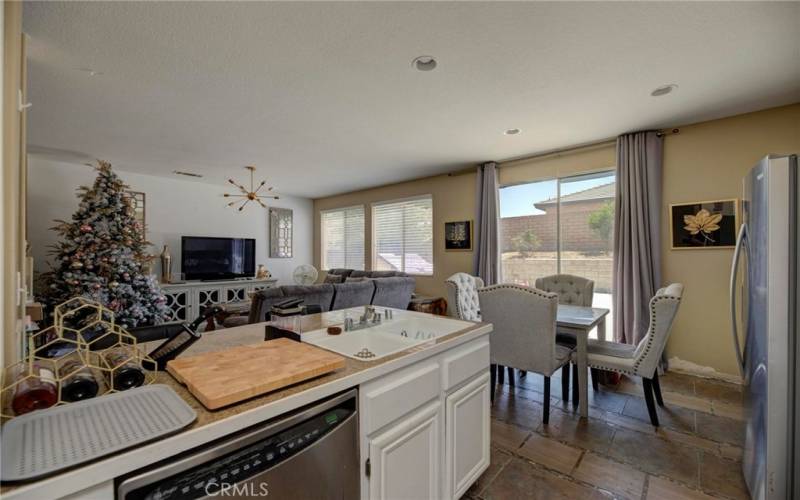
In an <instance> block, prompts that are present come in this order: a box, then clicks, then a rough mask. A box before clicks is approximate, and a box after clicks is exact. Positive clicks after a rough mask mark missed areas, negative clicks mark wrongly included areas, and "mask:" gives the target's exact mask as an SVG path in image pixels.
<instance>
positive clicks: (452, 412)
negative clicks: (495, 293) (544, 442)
mask: <svg viewBox="0 0 800 500" xmlns="http://www.w3.org/2000/svg"><path fill="white" fill-rule="evenodd" d="M337 314H338V316H337ZM395 315H396V316H397V317H398V318H401V317H402V318H411V319H413V320H419V321H423V322H425V324H426V325H430V324H431V323H430V322H431V321H433V322H434V323H433V324H436V323H435V321H436V317H434V316H431V315H426V314H422V313H416V312H408V311H399V310H395ZM340 318H341V313H340V312H338V311H337V312H333V313H322V314H321V315H314V316H310V317H306V318H305V319H304V321H306V322H308V321H312V322H313V321H318V322H319V323H320V325H319V326H322V325H323V324H324V325H328V324H336V322H337V321H338V320H339V319H340ZM441 321H444V322H447V323H446V325H447V328H444V329H443V331H447V332H449V333H446V334H444V335H441V336H438V335H433V336H431V337H429V338H427V339H425V341H424V342H420V343H417V344H415V345H413V346H411V347H409V348H407V349H404V350H401V351H399V352H394V353H391V354H389V355H386V356H385V357H382V358H380V359H376V360H373V361H369V360H365V361H362V360H357V359H354V358H352V357H345V358H344V359H345V366H344V368H343V369H339V370H337V371H335V372H332V373H329V374H327V375H323V376H321V377H317V378H314V379H311V380H308V381H305V382H302V383H299V384H295V385H292V386H289V387H286V388H284V389H280V390H277V391H274V392H270V393H268V394H265V395H262V396H259V397H255V398H253V399H250V400H247V401H244V402H242V403H239V404H234V405H231V406H228V407H225V408H222V409H219V410H216V411H209V410H207V409H205V408H204V407H203V406H202V404H200V402H199V401H198V400H197V399H195V398H194V396H192V394H191V393H190V392H189V391H188V390H187V389H186V388H185V387H184V386H182V385H181V384H179V383H178V382H176V381H175V380H174V379H173V378H172V377H171V376H170V375H169V374H167V373H163V372H161V373H159V374H158V375H157V381H156V382H157V383H162V384H166V385H168V386H170V387H171V388H172V389H174V390H175V392H176V393H177V394H178V395H179V396H180V397H181V398H183V399H184V400H185V401H186V402H187V403H188V404H189V405H190V406H191V407H192V408H193V409H194V410H195V411H196V412H197V420H196V421H195V422H194V423H193V424H192V425H191V426H189V427H187V428H186V429H184V430H183V431H181V432H179V433H177V434H175V435H172V436H170V437H167V438H165V439H162V440H160V441H158V442H155V443H150V444H147V445H144V446H141V447H139V448H136V449H133V450H128V451H125V452H122V453H119V454H116V455H111V456H109V457H107V458H104V459H101V460H98V461H95V462H92V463H89V464H86V465H84V466H81V467H78V468H76V469H73V470H69V471H67V472H64V473H61V474H58V475H56V476H53V477H49V478H46V479H42V480H39V481H35V482H32V483H24V484H20V485H11V486H4V487H3V488H2V496H3V498H8V499H15V498H24V499H31V498H48V499H49V498H93V499H95V498H109V499H111V498H114V497H115V491H116V489H115V479H117V478H120V477H122V476H125V475H126V474H129V473H132V472H134V471H137V470H139V469H143V468H146V467H148V466H150V465H152V464H154V463H156V462H160V461H165V460H169V459H170V458H171V457H174V456H176V455H178V454H181V453H184V452H187V451H190V450H194V449H198V448H202V447H203V446H204V445H207V444H208V443H210V442H212V441H215V440H218V439H221V438H225V437H226V436H230V435H232V434H235V433H238V432H240V431H243V430H246V429H248V428H250V427H252V426H256V425H259V424H263V423H264V422H267V421H270V420H272V419H275V418H276V417H280V416H281V415H284V414H287V413H291V412H292V411H294V410H297V409H299V408H302V407H305V406H307V405H310V404H313V403H315V402H317V401H320V400H323V399H325V398H328V397H330V396H333V395H336V394H339V393H341V392H343V391H346V390H348V389H354V388H357V389H358V408H359V419H358V441H359V442H358V447H359V457H358V460H359V463H360V465H361V466H360V469H361V473H360V488H359V489H360V496H361V498H364V499H366V498H396V497H399V496H402V497H412V496H413V497H415V498H458V497H460V496H461V495H462V494H463V493H464V492H465V491H466V490H467V488H469V486H470V485H471V484H472V483H473V482H474V481H475V480H476V479H477V478H478V477H479V476H480V474H481V473H482V472H483V471H484V470H485V469H486V467H488V465H489V371H488V368H489V339H488V334H489V332H490V331H491V325H488V324H482V323H468V322H460V323H462V324H461V325H459V326H462V327H463V328H460V329H458V330H457V331H452V326H453V324H454V323H453V322H454V321H455V320H452V319H445V318H442V319H441ZM389 323H390V322H387V323H386V324H389ZM442 324H443V325H444V324H445V323H442ZM266 326H267V324H266V323H260V324H253V325H246V326H241V327H237V328H230V329H226V330H219V331H216V332H211V333H208V334H206V335H205V336H204V337H203V338H202V339H201V340H199V341H198V342H197V343H195V344H194V345H192V346H191V348H190V349H189V350H187V351H186V352H185V353H184V354H182V356H181V357H186V356H191V355H192V354H199V353H204V352H213V351H218V350H223V349H226V348H229V347H233V346H239V345H246V344H253V343H258V342H263V341H264V335H265V328H266ZM362 331H368V329H367V330H362ZM312 333H313V332H312ZM350 333H351V332H345V333H343V334H342V337H345V336H347V335H349V334H350ZM422 465H424V466H422ZM310 472H311V471H310Z"/></svg>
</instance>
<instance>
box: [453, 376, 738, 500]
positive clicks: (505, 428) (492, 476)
mask: <svg viewBox="0 0 800 500" xmlns="http://www.w3.org/2000/svg"><path fill="white" fill-rule="evenodd" d="M660 380H661V390H662V393H663V395H664V403H665V407H664V408H661V407H659V408H658V414H659V419H660V421H661V427H660V428H658V429H656V428H654V427H653V426H652V425H650V420H649V418H648V416H647V409H646V407H645V404H644V398H643V393H642V387H641V385H640V384H641V382H640V381H639V380H638V379H636V380H634V379H632V378H623V379H622V381H621V382H620V383H619V384H618V385H617V386H616V387H609V386H604V385H601V386H600V391H599V392H593V391H592V389H591V387H590V388H589V404H590V408H589V418H588V419H587V420H582V419H580V418H579V417H578V414H577V411H576V408H574V407H573V406H572V404H570V403H569V402H566V403H565V402H564V401H562V400H561V397H560V395H561V380H560V379H559V378H558V377H557V376H554V378H553V380H552V382H551V383H552V392H551V396H552V397H551V405H550V423H549V425H543V424H542V401H543V379H542V377H541V376H540V375H537V374H534V373H529V374H527V376H525V377H522V378H519V377H515V385H514V387H511V386H509V385H508V377H506V384H505V385H502V386H498V389H497V392H496V394H495V401H494V405H493V407H492V455H491V465H490V466H489V468H488V469H487V470H486V472H484V473H483V475H482V476H481V477H480V479H478V481H477V482H476V483H475V484H474V485H473V486H472V487H471V488H470V489H469V491H467V493H466V494H465V495H464V498H466V499H470V500H473V499H484V500H489V499H525V498H533V499H559V498H565V499H567V498H569V499H594V498H620V499H635V500H659V499H665V500H672V499H676V500H677V499H710V498H728V499H739V498H749V496H748V494H747V488H746V486H745V484H744V480H743V478H742V473H741V456H742V448H741V447H742V445H743V439H744V422H743V420H742V418H743V417H742V392H741V388H740V387H739V386H737V385H734V384H728V383H724V382H719V381H715V380H709V379H702V378H697V377H692V376H688V375H683V374H679V373H667V374H665V375H664V376H662V377H661V378H660Z"/></svg>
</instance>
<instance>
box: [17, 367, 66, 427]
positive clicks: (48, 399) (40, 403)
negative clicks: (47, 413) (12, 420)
mask: <svg viewBox="0 0 800 500" xmlns="http://www.w3.org/2000/svg"><path fill="white" fill-rule="evenodd" d="M31 375H32V376H31ZM25 377H27V378H25ZM17 378H18V379H23V380H22V382H20V383H19V384H18V385H17V388H16V390H15V391H14V396H13V398H12V400H11V408H12V409H13V410H14V413H15V414H16V415H23V414H25V413H29V412H32V411H34V410H42V409H44V408H49V407H51V406H53V405H54V404H56V403H57V402H58V384H56V377H55V374H54V373H53V371H52V370H50V369H48V368H46V367H44V366H42V365H40V364H39V363H33V364H32V365H31V367H30V372H28V370H23V371H22V372H21V373H19V374H18V375H17Z"/></svg>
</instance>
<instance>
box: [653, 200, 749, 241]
mask: <svg viewBox="0 0 800 500" xmlns="http://www.w3.org/2000/svg"><path fill="white" fill-rule="evenodd" d="M669 211H670V238H671V239H672V249H673V250H683V249H687V248H734V247H735V246H736V231H737V230H738V228H739V200H736V199H732V200H719V201H698V202H694V203H679V204H675V205H670V207H669Z"/></svg>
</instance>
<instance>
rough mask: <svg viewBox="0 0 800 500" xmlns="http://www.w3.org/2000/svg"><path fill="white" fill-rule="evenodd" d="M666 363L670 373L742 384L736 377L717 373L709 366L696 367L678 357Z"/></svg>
mask: <svg viewBox="0 0 800 500" xmlns="http://www.w3.org/2000/svg"><path fill="white" fill-rule="evenodd" d="M667 363H668V365H669V371H671V372H672V371H674V372H678V373H685V374H687V375H694V376H695V377H703V378H712V379H717V380H722V381H724V382H728V383H731V384H739V385H741V384H742V378H741V377H739V376H738V375H731V374H729V373H723V372H719V371H717V370H715V369H714V368H711V367H710V366H702V365H698V364H696V363H692V362H691V361H686V360H683V359H680V358H678V357H673V358H669V360H668V361H667Z"/></svg>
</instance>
